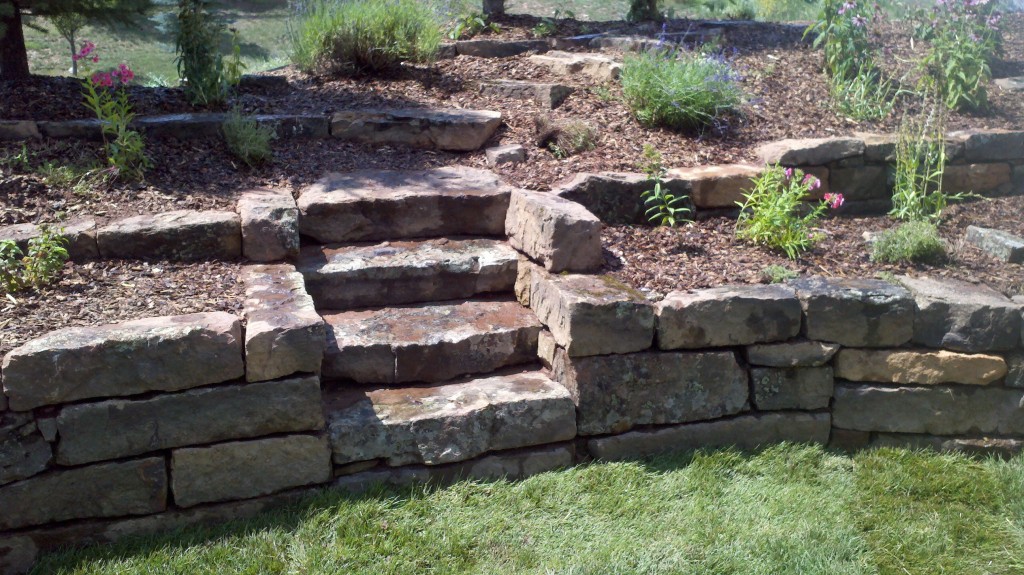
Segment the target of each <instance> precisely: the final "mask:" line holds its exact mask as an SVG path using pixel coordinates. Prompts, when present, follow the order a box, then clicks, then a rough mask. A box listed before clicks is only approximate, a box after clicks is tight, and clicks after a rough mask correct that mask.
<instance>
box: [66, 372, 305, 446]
mask: <svg viewBox="0 0 1024 575" xmlns="http://www.w3.org/2000/svg"><path fill="white" fill-rule="evenodd" d="M323 426H324V419H323V413H322V412H321V403H320V380H319V379H318V378H316V377H315V376H307V377H303V378H295V379H288V380H283V381H272V382H262V383H250V384H246V385H238V386H234V385H232V386H223V387H208V388H203V389H193V390H189V391H185V392H182V393H175V394H166V395H158V396H156V397H154V398H152V399H144V400H124V399H115V400H111V401H101V402H98V403H83V404H78V405H72V406H68V407H65V408H64V409H63V410H61V413H60V416H59V417H58V418H57V427H58V429H59V430H60V438H61V439H60V443H59V444H58V446H57V463H59V464H61V465H80V464H83V463H91V462H94V461H102V460H105V459H118V458H121V457H128V456H131V455H138V454H141V453H147V452H150V451H160V450H163V449H167V448H171V447H183V446H187V445H200V444H204V443H213V442H216V441H224V440H227V439H245V438H250V437H259V436H262V435H271V434H274V433H285V432H298V431H313V430H318V429H322V428H323Z"/></svg>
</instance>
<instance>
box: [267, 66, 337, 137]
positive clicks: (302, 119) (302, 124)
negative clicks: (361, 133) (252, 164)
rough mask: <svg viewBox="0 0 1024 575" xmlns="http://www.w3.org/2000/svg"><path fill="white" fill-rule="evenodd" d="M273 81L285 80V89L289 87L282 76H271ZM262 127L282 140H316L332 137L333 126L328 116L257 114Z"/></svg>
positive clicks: (285, 80)
mask: <svg viewBox="0 0 1024 575" xmlns="http://www.w3.org/2000/svg"><path fill="white" fill-rule="evenodd" d="M269 78H273V79H281V80H284V87H285V88H287V87H288V80H287V79H286V78H283V77H281V76H269ZM252 119H253V120H255V121H256V122H257V123H258V124H260V125H261V126H270V127H272V128H274V134H275V135H276V136H277V137H278V138H279V139H282V140H293V139H304V138H315V139H322V138H326V137H328V136H329V135H330V132H331V124H330V122H329V121H328V119H327V116H325V115H322V114H308V115H301V114H257V115H255V116H252Z"/></svg>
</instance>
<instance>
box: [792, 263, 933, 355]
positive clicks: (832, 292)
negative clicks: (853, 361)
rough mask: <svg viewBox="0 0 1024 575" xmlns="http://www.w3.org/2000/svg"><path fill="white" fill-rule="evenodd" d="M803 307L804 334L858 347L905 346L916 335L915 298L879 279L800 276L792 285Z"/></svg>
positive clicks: (811, 337)
mask: <svg viewBox="0 0 1024 575" xmlns="http://www.w3.org/2000/svg"><path fill="white" fill-rule="evenodd" d="M789 285H790V286H792V287H793V288H794V289H796V293H797V297H799V298H800V303H801V306H802V307H803V310H804V335H805V336H806V337H807V339H812V340H821V341H826V342H833V343H838V344H840V345H845V346H855V347H890V346H898V345H902V344H904V343H906V342H908V341H910V339H911V338H912V337H913V335H914V311H915V307H914V299H913V297H912V296H911V295H910V292H909V291H907V290H906V289H905V288H902V287H898V286H894V285H892V284H889V283H886V282H884V281H881V280H871V279H852V278H850V279H827V278H820V277H812V278H802V279H798V280H794V281H792V282H790V284H789Z"/></svg>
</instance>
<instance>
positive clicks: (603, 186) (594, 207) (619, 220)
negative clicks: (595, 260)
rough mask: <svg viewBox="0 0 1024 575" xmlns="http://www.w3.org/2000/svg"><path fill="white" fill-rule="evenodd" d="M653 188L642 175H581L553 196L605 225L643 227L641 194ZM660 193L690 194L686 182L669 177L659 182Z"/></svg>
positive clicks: (643, 209)
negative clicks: (569, 203) (575, 205)
mask: <svg viewBox="0 0 1024 575" xmlns="http://www.w3.org/2000/svg"><path fill="white" fill-rule="evenodd" d="M653 188H654V184H653V183H652V182H651V180H650V179H649V178H648V177H647V176H645V175H644V174H629V173H602V174H587V173H584V174H576V177H574V178H573V179H572V181H571V182H569V183H568V184H566V185H565V186H563V187H562V188H560V189H558V190H555V191H554V193H556V194H558V195H559V196H561V197H563V198H565V199H567V200H572V201H574V202H576V203H578V204H580V205H582V206H583V207H585V208H586V209H587V210H588V211H589V212H591V213H592V214H594V215H595V216H597V217H598V218H599V219H600V220H601V221H602V222H604V223H605V224H609V225H619V224H640V225H646V224H648V223H649V222H648V221H647V215H646V214H645V211H646V208H645V207H644V199H643V193H644V192H646V191H647V190H650V189H653ZM661 189H662V190H666V191H668V192H671V193H673V194H676V195H679V196H682V195H689V193H690V186H689V184H688V183H687V182H685V181H683V180H679V179H675V178H672V177H671V176H669V177H666V179H665V180H663V181H662V184H661Z"/></svg>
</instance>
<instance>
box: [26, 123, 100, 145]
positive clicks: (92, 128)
mask: <svg viewBox="0 0 1024 575" xmlns="http://www.w3.org/2000/svg"><path fill="white" fill-rule="evenodd" d="M38 125H39V131H40V132H42V133H43V135H44V136H46V137H47V138H55V139H59V140H64V139H84V140H102V139H103V124H102V123H100V121H99V120H97V119H96V118H88V119H85V120H63V121H60V122H39V123H38Z"/></svg>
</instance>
